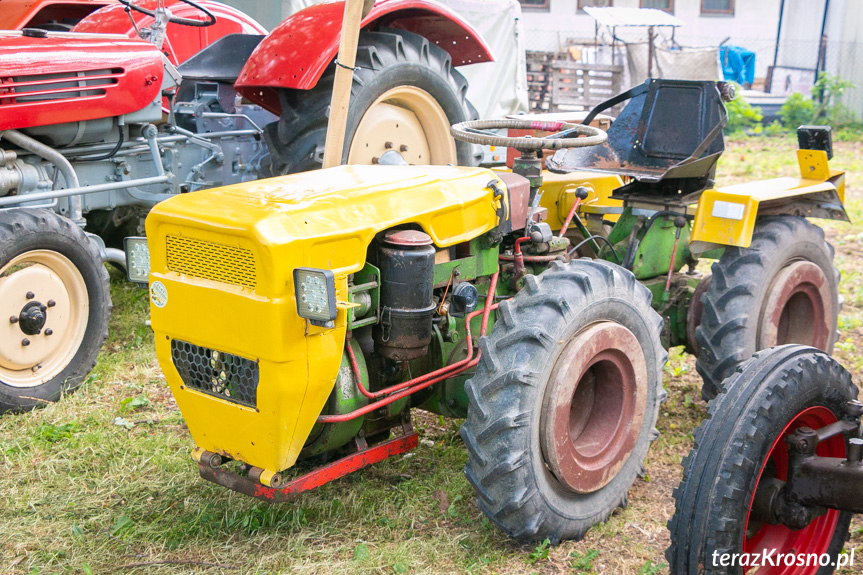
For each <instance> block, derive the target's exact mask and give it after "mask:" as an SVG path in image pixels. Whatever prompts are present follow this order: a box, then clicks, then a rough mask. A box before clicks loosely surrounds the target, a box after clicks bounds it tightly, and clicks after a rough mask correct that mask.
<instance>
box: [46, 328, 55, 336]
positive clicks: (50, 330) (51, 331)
mask: <svg viewBox="0 0 863 575" xmlns="http://www.w3.org/2000/svg"><path fill="white" fill-rule="evenodd" d="M45 335H54V330H53V329H51V328H50V327H49V328H48V329H46V330H45Z"/></svg>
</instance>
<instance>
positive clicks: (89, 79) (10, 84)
mask: <svg viewBox="0 0 863 575" xmlns="http://www.w3.org/2000/svg"><path fill="white" fill-rule="evenodd" d="M124 73H125V71H124V70H123V68H115V69H110V70H87V71H80V72H62V73H58V74H38V75H32V76H19V77H16V78H5V79H2V80H0V106H3V105H11V104H26V103H29V102H41V101H45V100H51V101H57V100H72V99H75V98H84V97H87V96H103V95H105V93H106V90H110V89H112V88H113V87H114V86H116V85H117V83H118V82H119V79H120V78H121V77H122V76H123V75H124Z"/></svg>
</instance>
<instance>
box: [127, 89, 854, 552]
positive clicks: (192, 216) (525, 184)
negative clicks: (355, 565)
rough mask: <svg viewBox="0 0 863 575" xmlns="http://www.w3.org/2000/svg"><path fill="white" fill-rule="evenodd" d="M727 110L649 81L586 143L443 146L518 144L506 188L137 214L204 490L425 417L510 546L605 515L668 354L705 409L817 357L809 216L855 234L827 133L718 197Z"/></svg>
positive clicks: (303, 182) (478, 179)
mask: <svg viewBox="0 0 863 575" xmlns="http://www.w3.org/2000/svg"><path fill="white" fill-rule="evenodd" d="M728 96H729V94H728V90H727V87H726V86H724V85H721V84H716V83H714V82H684V81H672V80H648V81H647V82H646V83H645V84H643V85H641V86H637V87H636V88H634V89H632V90H630V91H628V92H627V93H625V94H623V95H621V96H620V97H618V98H614V99H612V100H610V101H609V102H607V103H606V104H603V105H602V106H600V107H599V108H598V109H597V110H594V111H593V112H591V114H590V115H588V117H587V118H585V123H584V124H582V125H576V124H566V123H555V122H530V121H528V120H518V121H515V120H507V121H499V122H498V121H495V122H466V123H462V124H459V125H456V126H454V127H453V134H454V135H455V137H456V138H458V139H461V140H464V141H468V142H472V143H483V144H491V145H504V146H510V147H514V148H516V149H519V150H520V151H521V157H519V158H517V159H516V161H515V165H514V167H513V170H512V171H506V170H500V171H491V170H488V169H484V168H474V167H455V166H436V167H429V166H408V165H376V166H340V167H334V168H329V169H325V170H322V171H317V172H309V173H303V174H296V175H291V176H283V177H278V178H272V179H267V180H259V181H255V182H248V183H243V184H237V185H233V186H227V187H223V188H218V189H213V190H208V191H201V192H197V193H194V194H183V195H180V196H177V197H174V198H171V199H169V200H167V201H165V202H162V203H161V204H159V205H157V206H156V207H155V208H154V209H153V211H152V212H151V213H150V215H149V217H148V219H147V239H146V242H147V243H148V246H146V245H144V244H143V243H141V242H143V240H141V241H140V242H131V243H130V245H129V258H130V264H129V267H130V270H131V273H132V274H137V279H138V280H139V281H141V282H148V283H149V290H150V301H151V313H152V326H153V329H154V331H155V334H156V346H157V352H158V358H159V362H160V364H161V366H162V369H163V370H164V373H165V376H166V378H167V380H168V383H169V385H170V387H171V390H172V392H173V394H174V396H175V398H176V400H177V404H178V405H179V407H180V409H181V411H182V413H183V416H184V418H185V421H186V423H187V424H188V428H189V431H190V433H191V436H192V439H193V440H194V443H195V447H194V449H193V451H192V457H193V459H194V460H195V461H196V462H197V463H198V466H199V471H200V474H201V476H202V477H203V478H204V479H207V480H209V481H213V482H216V483H218V484H221V485H223V486H225V487H228V488H230V489H233V490H236V491H239V492H242V493H245V494H247V495H249V496H252V497H256V498H259V499H261V500H264V501H270V502H278V501H282V500H285V499H286V498H289V497H291V496H294V495H295V494H297V493H300V492H302V491H305V490H308V489H311V488H314V487H316V486H318V485H321V484H322V483H325V482H327V481H330V480H332V479H335V478H338V477H341V476H343V475H345V474H347V473H350V472H353V471H356V470H358V469H360V468H362V467H364V466H367V465H369V464H372V463H374V462H377V461H381V460H383V459H385V458H387V457H390V456H393V455H395V454H398V453H402V452H404V451H406V450H409V449H411V448H413V447H415V446H416V445H417V434H416V432H415V431H414V430H413V428H412V425H411V415H410V410H411V408H414V407H418V408H422V409H425V410H428V411H432V412H435V413H439V414H442V415H445V416H448V417H458V418H466V421H465V423H464V424H463V425H462V427H461V436H462V438H463V439H464V442H465V445H466V447H467V450H468V453H469V458H468V463H467V465H466V468H465V474H466V476H467V479H468V481H469V482H470V483H471V484H472V485H473V487H474V488H475V490H476V494H477V503H478V505H479V507H480V508H481V509H482V510H483V512H485V513H486V514H487V515H488V516H489V518H490V519H491V520H492V521H493V522H494V523H495V524H496V525H497V526H498V527H500V528H501V529H502V530H503V531H505V532H506V533H508V534H510V535H511V536H513V537H516V538H518V539H522V540H543V539H546V538H548V539H549V540H550V541H552V542H557V541H560V540H562V539H570V538H579V537H581V536H582V535H583V534H584V533H585V531H586V530H587V529H589V528H590V527H591V526H592V525H594V524H596V523H598V522H601V521H604V520H606V519H607V518H608V517H609V515H610V514H611V513H612V512H613V511H614V509H615V508H617V507H621V506H624V505H625V504H626V497H627V491H628V490H629V488H630V486H631V485H632V483H633V482H634V481H635V479H636V478H637V477H638V475H639V474H640V473H642V472H643V467H642V465H643V461H644V458H645V456H646V454H647V451H648V448H649V445H650V443H651V441H653V440H654V439H655V438H656V437H657V431H656V429H655V423H656V418H657V415H658V411H659V406H660V403H661V402H662V401H663V399H664V398H665V391H664V390H663V386H662V370H663V366H664V363H665V361H666V357H667V355H666V348H667V347H668V346H673V345H682V344H687V345H689V346H690V347H693V348H699V349H698V351H699V353H700V356H699V368H700V370H701V371H702V373H703V374H705V375H706V376H707V388H706V392H707V394H708V395H709V394H711V393H713V392H714V391H715V390H716V388H717V387H718V385H719V382H720V381H721V380H722V379H724V375H725V374H726V373H727V372H728V371H729V370H733V369H734V367H735V366H736V364H737V363H738V362H740V361H742V360H744V359H745V358H746V357H747V356H748V355H751V354H752V353H753V352H754V351H755V350H756V349H758V348H760V347H764V346H767V345H773V344H775V343H787V342H789V341H792V340H795V339H806V338H809V341H803V342H802V343H810V344H815V345H818V346H820V347H822V348H824V349H829V347H830V346H831V345H832V343H833V340H834V339H835V335H834V333H835V329H836V313H837V311H838V298H837V291H836V284H837V281H838V278H837V274H836V271H835V268H834V267H833V264H832V251H831V249H830V247H829V246H828V245H827V244H826V243H825V242H824V239H823V234H822V233H821V232H820V229H819V228H816V227H815V226H813V225H812V224H810V223H809V222H808V221H807V220H806V219H804V218H805V216H812V217H822V218H834V219H847V216H846V214H845V211H844V208H843V206H842V197H843V193H844V175H843V173H842V172H840V171H836V170H832V169H830V168H829V166H828V158H829V156H830V155H831V144H830V137H829V136H830V134H829V129H825V128H820V127H804V128H802V129H801V130H800V132H799V134H800V140H801V144H802V145H801V149H800V151H799V152H798V159H799V163H800V170H801V174H800V177H799V178H780V179H777V180H772V181H768V182H759V183H757V184H746V185H743V186H732V187H728V188H718V189H717V188H715V187H714V184H713V180H714V173H715V168H716V161H717V159H718V158H719V156H720V154H721V153H722V151H723V149H724V146H723V142H722V127H723V126H724V124H725V119H726V113H725V108H724V104H723V97H726V98H727V97H728ZM623 101H628V103H627V105H626V107H625V108H624V109H623V111H622V112H621V113H620V115H619V116H618V118H617V119H616V120H615V121H614V123H613V124H612V125H611V127H610V129H609V130H608V133H607V134H606V133H605V132H603V131H601V130H598V129H596V128H592V127H590V126H589V125H587V124H589V123H590V122H591V120H592V119H593V118H594V117H595V115H596V114H597V113H599V112H601V111H603V110H604V109H607V108H608V107H610V106H613V105H616V104H618V103H621V102H623ZM489 128H493V129H500V128H516V129H525V128H526V129H533V130H544V131H546V132H553V133H552V135H549V136H544V137H521V138H504V139H500V137H499V136H496V135H494V133H491V132H488V131H486V130H487V129H489ZM544 149H545V150H553V151H555V153H554V155H553V156H551V157H550V158H549V159H548V161H547V167H549V168H551V170H552V171H553V172H549V171H547V170H544V169H543V166H542V161H541V159H540V158H541V151H542V150H544ZM383 159H384V158H382V162H381V163H385V162H383ZM394 163H396V164H398V162H397V161H396V162H394ZM770 250H773V251H772V252H771V251H770ZM147 257H149V262H147ZM699 258H713V259H716V260H717V262H716V263H715V264H714V267H713V270H714V271H713V275H712V279H708V278H710V276H706V277H705V276H703V275H702V274H700V273H699V272H698V271H697V270H696V265H697V263H698V261H699ZM804 328H805V329H804ZM696 342H697V343H696ZM699 346H700V347H699ZM297 464H300V465H297ZM295 466H296V467H295ZM292 468H293V469H292Z"/></svg>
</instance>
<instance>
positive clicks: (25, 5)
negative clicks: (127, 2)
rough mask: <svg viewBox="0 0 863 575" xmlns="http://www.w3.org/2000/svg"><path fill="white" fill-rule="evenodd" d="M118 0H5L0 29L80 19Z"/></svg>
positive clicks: (0, 17) (0, 14) (0, 16)
mask: <svg viewBox="0 0 863 575" xmlns="http://www.w3.org/2000/svg"><path fill="white" fill-rule="evenodd" d="M114 1H116V0H77V1H74V2H72V1H69V0H37V1H35V2H34V1H33V0H4V1H3V9H2V10H0V30H21V29H22V28H28V27H32V26H42V25H44V24H46V23H48V22H62V21H64V20H80V19H82V18H84V17H85V16H86V15H87V14H90V13H91V12H94V11H96V10H98V9H99V8H101V7H102V6H104V5H106V4H110V3H111V2H114Z"/></svg>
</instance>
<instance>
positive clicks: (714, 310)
mask: <svg viewBox="0 0 863 575" xmlns="http://www.w3.org/2000/svg"><path fill="white" fill-rule="evenodd" d="M711 271H712V276H711V280H710V285H709V286H708V288H707V291H706V292H705V293H704V295H703V296H702V297H701V298H700V305H701V306H702V309H701V317H700V325H699V326H698V328H697V330H696V337H697V339H698V348H699V354H698V361H697V363H696V368H697V369H698V373H699V374H701V377H702V379H703V382H704V385H703V387H702V389H701V395H702V396H703V397H704V399H705V400H708V401H709V400H710V399H712V398H713V397H715V396H716V394H717V393H719V391H720V390H721V389H722V386H723V383H722V382H723V380H725V379H726V378H727V377H729V376H730V375H731V374H732V373H734V370H735V369H736V368H737V366H738V365H740V363H742V362H743V361H745V360H746V359H748V358H749V357H751V356H752V354H753V353H755V352H756V351H758V350H761V349H766V348H768V347H773V346H776V345H783V344H788V343H798V344H801V345H809V346H812V347H816V348H818V349H820V350H823V351H826V352H827V353H830V352H831V351H832V350H833V344H834V343H836V336H837V333H838V332H837V331H836V327H837V321H838V317H839V271H838V270H837V269H836V267H835V266H834V265H833V248H832V247H831V246H830V244H828V243H827V242H826V241H825V239H824V231H823V230H822V229H821V228H819V227H818V226H815V225H813V224H811V223H809V222H808V221H807V220H805V219H804V218H799V217H792V216H779V217H771V218H764V219H760V220H758V222H757V223H756V226H755V231H754V232H753V234H752V243H751V244H750V246H749V247H748V248H737V247H729V248H726V250H725V253H724V254H723V256H722V258H721V259H720V260H719V261H718V262H716V263H714V264H713V268H712V270H711Z"/></svg>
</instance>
